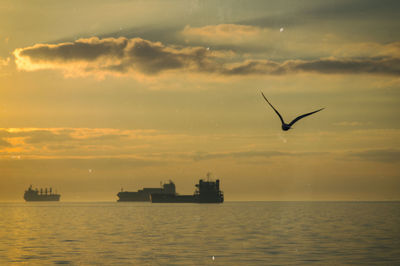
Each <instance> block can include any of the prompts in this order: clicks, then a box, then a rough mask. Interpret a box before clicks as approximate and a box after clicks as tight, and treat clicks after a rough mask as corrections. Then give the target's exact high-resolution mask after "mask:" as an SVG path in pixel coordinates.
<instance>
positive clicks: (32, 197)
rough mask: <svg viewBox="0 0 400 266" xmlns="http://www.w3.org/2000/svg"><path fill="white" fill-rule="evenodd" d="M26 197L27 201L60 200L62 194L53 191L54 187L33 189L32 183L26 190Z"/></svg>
mask: <svg viewBox="0 0 400 266" xmlns="http://www.w3.org/2000/svg"><path fill="white" fill-rule="evenodd" d="M24 199H25V201H59V200H60V194H57V193H53V189H52V188H49V190H47V188H45V189H42V188H41V189H40V190H38V189H37V188H36V189H33V188H32V185H30V186H29V188H28V189H27V190H25V193H24Z"/></svg>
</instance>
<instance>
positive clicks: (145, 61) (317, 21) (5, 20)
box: [0, 0, 400, 201]
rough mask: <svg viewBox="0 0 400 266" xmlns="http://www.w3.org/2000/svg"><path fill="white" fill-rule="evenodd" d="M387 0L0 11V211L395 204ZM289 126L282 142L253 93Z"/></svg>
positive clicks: (398, 78)
mask: <svg viewBox="0 0 400 266" xmlns="http://www.w3.org/2000/svg"><path fill="white" fill-rule="evenodd" d="M399 11H400V4H399V3H398V1H386V0H384V1H369V0H363V1H353V0H352V1H347V0H346V1H332V0H328V1H312V0H308V1H304V0H300V1H244V0H242V1H239V0H236V1H235V0H232V1H224V0H220V1H200V0H189V1H161V0H160V1H157V0H150V1H125V0H116V1H105V0H99V1H76V0H72V1H49V0H42V1H18V0H17V1H14V0H13V1H12V0H3V1H1V3H0V25H2V26H1V27H0V201H22V200H23V192H24V190H25V189H27V188H28V186H29V185H30V184H32V185H33V186H34V187H43V188H44V187H52V188H53V190H57V191H58V192H59V193H60V194H61V200H62V201H99V200H104V201H115V200H116V199H117V197H116V194H117V193H118V192H119V191H120V190H121V188H123V189H124V190H127V191H136V190H138V189H141V188H143V187H158V186H159V184H160V182H166V181H168V180H173V181H174V182H175V184H176V187H177V191H178V192H179V193H181V194H192V193H193V191H194V188H195V187H194V185H195V184H196V183H197V182H198V180H199V179H200V178H205V177H206V175H207V173H208V172H210V173H211V174H212V177H213V178H214V179H217V178H218V179H220V180H221V188H222V190H223V191H224V194H225V200H227V201H260V200H277V201H279V200H305V201H308V200H356V201H360V200H368V201H369V200H371V201H375V200H400V126H399V124H398V123H397V122H398V121H399V116H400V108H399V106H400V93H399V91H400V75H399V74H400V36H399V32H400V20H399V19H398V13H399ZM261 92H263V93H264V94H265V95H266V97H267V98H268V99H269V101H270V102H271V103H272V104H273V105H274V106H275V107H276V108H277V109H278V111H279V112H280V113H281V114H282V116H283V118H284V119H285V120H286V121H287V122H290V121H291V120H292V119H293V118H295V117H296V116H298V115H300V114H303V113H307V112H311V111H314V110H317V109H320V108H325V109H324V110H323V111H321V112H319V113H317V114H314V115H312V116H309V117H307V118H304V119H302V120H301V121H299V122H298V123H296V124H295V125H294V126H293V129H291V130H289V131H286V132H284V131H282V130H281V128H280V126H281V125H280V121H279V118H278V117H277V116H276V114H275V113H274V112H273V110H272V109H271V108H270V107H269V106H268V105H267V103H266V102H265V100H264V99H263V98H262V96H261Z"/></svg>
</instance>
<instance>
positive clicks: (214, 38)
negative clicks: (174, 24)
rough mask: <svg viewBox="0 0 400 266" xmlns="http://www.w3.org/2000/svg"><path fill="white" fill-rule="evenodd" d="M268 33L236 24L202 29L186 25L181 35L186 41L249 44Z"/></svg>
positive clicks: (261, 29)
mask: <svg viewBox="0 0 400 266" xmlns="http://www.w3.org/2000/svg"><path fill="white" fill-rule="evenodd" d="M268 32H269V30H268V29H266V28H259V27H255V26H248V25H238V24H218V25H208V26H204V27H197V28H196V27H191V26H189V25H187V26H186V27H185V28H184V29H183V31H182V32H181V34H182V35H183V37H184V38H185V39H186V40H191V41H193V40H195V41H201V42H206V43H213V44H215V43H232V42H234V43H249V42H251V41H254V40H258V39H260V37H261V35H263V34H267V33H268Z"/></svg>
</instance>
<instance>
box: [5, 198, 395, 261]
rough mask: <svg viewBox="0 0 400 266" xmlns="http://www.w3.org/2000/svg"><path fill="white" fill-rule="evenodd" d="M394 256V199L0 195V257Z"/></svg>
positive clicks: (257, 258)
mask: <svg viewBox="0 0 400 266" xmlns="http://www.w3.org/2000/svg"><path fill="white" fill-rule="evenodd" d="M9 264H27V265H54V264H71V265H93V264H95V265H343V264H344V265H346V264H347V265H354V264H360V265H366V264H367V265H375V264H377V265H400V202H225V203H223V204H151V203H134V202H125V203H117V202H100V203H68V202H48V203H44V202H39V203H32V202H27V203H25V202H24V203H22V202H21V203H0V265H9Z"/></svg>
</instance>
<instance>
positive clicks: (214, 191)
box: [151, 179, 224, 203]
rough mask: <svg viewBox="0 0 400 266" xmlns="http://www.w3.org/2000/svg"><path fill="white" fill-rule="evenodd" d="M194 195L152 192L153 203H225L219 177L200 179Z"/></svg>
mask: <svg viewBox="0 0 400 266" xmlns="http://www.w3.org/2000/svg"><path fill="white" fill-rule="evenodd" d="M196 188H197V189H196V191H195V193H194V194H193V195H178V194H160V193H152V194H151V202H153V203H223V202H224V194H223V192H222V191H221V190H220V182H219V179H217V180H215V181H210V180H209V179H208V180H207V181H204V180H203V179H200V180H199V183H198V184H196Z"/></svg>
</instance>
